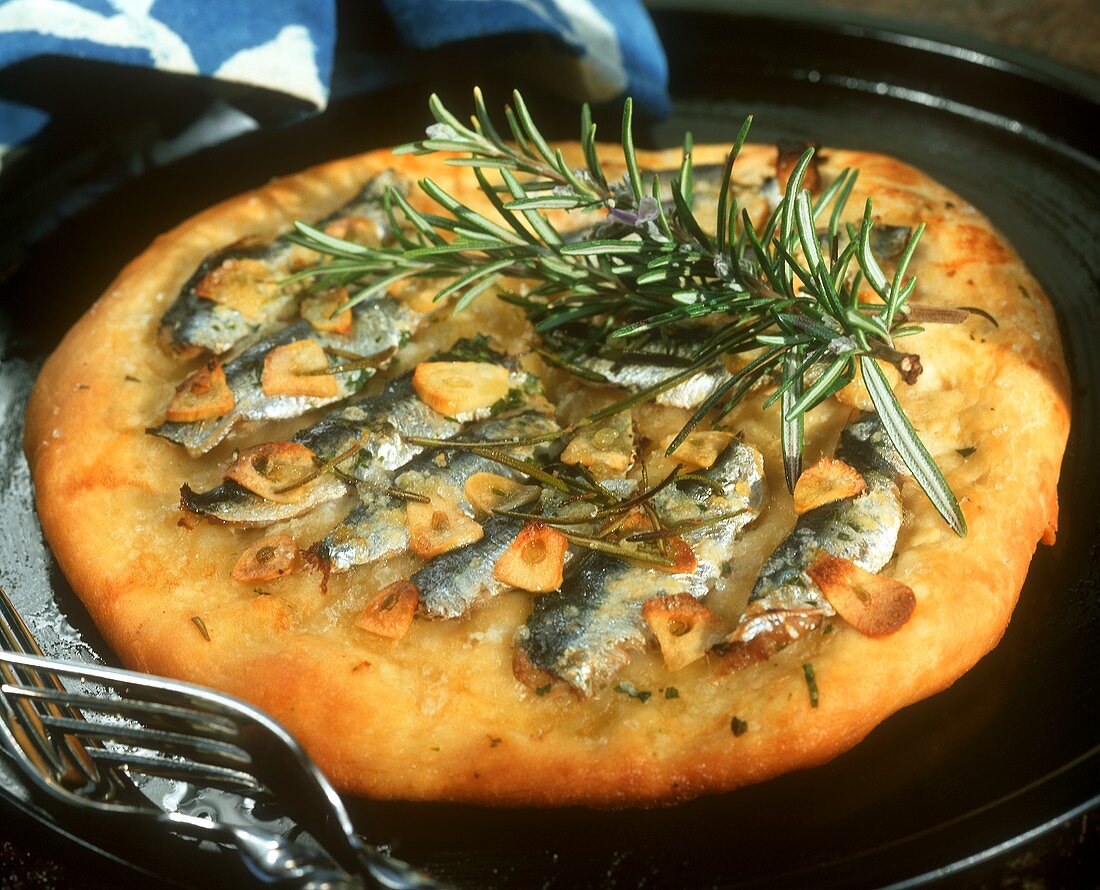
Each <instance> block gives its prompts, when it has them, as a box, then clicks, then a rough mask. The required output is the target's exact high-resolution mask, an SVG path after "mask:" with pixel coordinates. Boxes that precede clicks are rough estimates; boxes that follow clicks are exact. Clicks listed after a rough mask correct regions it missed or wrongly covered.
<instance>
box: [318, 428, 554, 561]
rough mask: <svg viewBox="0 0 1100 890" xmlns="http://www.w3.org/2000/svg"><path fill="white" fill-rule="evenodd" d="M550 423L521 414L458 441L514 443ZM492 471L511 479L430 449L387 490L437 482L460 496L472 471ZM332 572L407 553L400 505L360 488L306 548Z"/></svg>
mask: <svg viewBox="0 0 1100 890" xmlns="http://www.w3.org/2000/svg"><path fill="white" fill-rule="evenodd" d="M557 428H558V427H557V424H556V423H555V422H554V419H553V418H552V417H550V416H548V415H546V414H541V413H538V412H534V411H525V412H522V413H520V414H517V415H514V416H512V417H502V418H492V419H490V420H487V421H483V422H481V423H477V424H471V425H470V426H469V427H467V428H466V429H464V430H463V438H469V439H471V440H480V441H490V440H494V439H519V438H523V437H525V436H536V435H541V434H543V433H549V432H554V431H555V430H557ZM558 450H560V446H559V445H558V443H554V442H551V443H546V444H545V445H538V446H527V447H523V448H514V449H508V453H509V454H511V455H513V456H515V457H521V458H531V457H534V458H535V459H536V460H539V461H540V462H542V461H544V460H546V459H549V457H550V456H551V455H553V454H554V453H555V452H556V451H558ZM481 472H486V473H498V474H500V475H504V476H509V477H515V476H516V475H518V474H516V473H515V472H514V471H512V470H510V469H508V468H507V467H504V466H502V465H501V464H499V463H497V462H495V461H493V460H490V459H489V458H487V457H482V456H481V455H478V454H473V453H472V452H469V451H454V450H451V451H430V452H425V453H423V454H421V455H419V456H418V457H415V458H413V460H411V461H410V462H409V463H407V464H405V465H404V466H403V467H400V468H399V469H398V470H397V471H395V473H394V474H393V486H394V487H395V488H398V489H404V490H409V491H420V490H422V488H423V486H424V484H425V483H426V482H429V481H430V482H434V483H441V484H443V485H446V486H449V487H451V488H454V489H456V490H458V491H459V492H462V490H463V487H464V486H465V483H466V480H467V479H469V478H470V477H471V476H472V475H473V474H474V473H481ZM458 506H459V507H460V508H461V509H462V510H463V511H464V512H465V513H466V514H467V515H469V516H473V514H474V509H473V507H472V506H471V505H470V504H469V503H468V502H466V500H465V498H464V497H463V498H462V499H461V500H460V501H459V504H458ZM311 549H312V550H313V552H314V553H315V554H316V555H317V557H318V558H319V559H320V560H321V562H322V563H323V564H324V565H326V566H327V567H328V568H329V569H330V570H331V571H333V572H346V571H348V570H349V569H352V568H354V567H356V566H361V565H368V564H370V563H373V562H377V561H378V560H381V559H386V558H388V557H391V556H395V555H397V554H399V553H405V552H406V551H407V550H408V549H409V526H408V523H407V522H406V518H405V502H404V501H403V500H402V499H401V498H399V497H393V496H390V495H387V494H386V493H385V492H383V491H380V490H378V489H377V488H365V487H364V488H361V490H360V493H359V505H358V506H357V507H355V509H354V510H352V511H351V513H349V514H348V516H347V517H346V518H345V519H344V521H343V522H341V523H340V524H339V525H338V526H336V528H334V529H333V530H332V531H331V532H329V533H328V534H327V535H326V536H325V537H324V538H322V539H321V540H320V541H318V542H317V544H315V545H314V546H313V548H311Z"/></svg>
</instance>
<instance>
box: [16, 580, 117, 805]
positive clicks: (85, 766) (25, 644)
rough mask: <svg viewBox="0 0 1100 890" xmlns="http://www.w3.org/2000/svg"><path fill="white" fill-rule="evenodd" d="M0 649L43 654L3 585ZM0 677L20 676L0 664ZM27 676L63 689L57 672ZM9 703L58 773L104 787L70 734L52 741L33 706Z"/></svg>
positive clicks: (58, 710)
mask: <svg viewBox="0 0 1100 890" xmlns="http://www.w3.org/2000/svg"><path fill="white" fill-rule="evenodd" d="M0 649H11V650H12V651H15V652H25V653H28V654H31V655H38V656H42V649H41V648H40V647H39V645H38V642H37V641H36V640H35V638H34V636H33V635H32V634H31V632H30V629H29V628H28V627H27V625H26V623H25V622H24V621H23V617H22V616H21V615H20V614H19V611H18V610H17V609H16V608H15V604H14V603H13V602H12V601H11V599H9V597H8V594H7V591H5V590H4V588H3V587H0ZM0 677H3V679H4V680H6V681H8V682H13V681H16V680H17V679H18V678H19V673H18V672H17V671H16V670H14V669H13V668H12V667H11V666H10V665H0ZM27 679H29V682H31V683H33V684H34V685H36V686H39V687H41V688H43V689H52V690H54V691H64V689H65V687H64V686H63V685H62V684H61V681H60V680H59V679H58V678H57V677H56V676H47V677H46V678H45V679H43V678H41V677H39V676H37V675H36V676H33V677H29V678H27ZM10 707H11V708H12V712H13V716H14V717H15V718H16V719H17V720H18V721H19V723H20V725H21V726H22V731H23V733H24V735H25V737H26V739H27V740H28V741H30V742H31V743H32V744H33V745H34V747H35V748H36V749H37V751H38V753H39V755H40V756H41V757H42V758H43V760H44V761H45V762H46V763H48V764H49V765H50V767H51V768H52V770H53V772H54V773H55V774H56V775H57V776H58V777H61V778H63V779H64V780H65V781H66V782H68V783H70V784H72V785H74V786H80V785H83V786H84V787H85V788H104V787H106V786H107V785H108V784H109V780H108V778H107V777H106V776H104V775H103V774H102V773H101V772H100V771H99V769H98V767H97V766H96V764H95V761H94V760H92V758H91V757H90V756H89V754H88V752H87V751H86V750H85V748H84V746H83V745H81V744H79V743H78V742H76V741H74V740H73V739H72V738H69V737H63V738H62V739H61V744H60V745H55V744H54V742H53V739H52V738H51V737H50V736H49V735H48V734H47V733H46V731H45V728H44V727H43V726H42V725H41V718H40V715H39V713H38V711H37V710H36V709H35V708H34V707H33V706H31V705H30V704H29V703H23V702H20V703H17V704H15V705H11V706H10ZM48 710H49V711H50V712H51V713H53V714H55V715H56V716H63V715H67V716H70V717H74V716H79V712H73V711H72V710H71V709H68V710H66V709H64V708H61V707H59V706H56V705H55V706H52V707H51V708H49V709H48ZM39 765H40V766H41V764H39Z"/></svg>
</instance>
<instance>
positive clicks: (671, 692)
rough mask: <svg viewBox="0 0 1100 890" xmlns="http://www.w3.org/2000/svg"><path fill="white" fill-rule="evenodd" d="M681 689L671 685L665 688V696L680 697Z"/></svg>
mask: <svg viewBox="0 0 1100 890" xmlns="http://www.w3.org/2000/svg"><path fill="white" fill-rule="evenodd" d="M679 697H680V690H679V689H677V688H676V687H675V686H669V687H667V688H666V689H665V698H679Z"/></svg>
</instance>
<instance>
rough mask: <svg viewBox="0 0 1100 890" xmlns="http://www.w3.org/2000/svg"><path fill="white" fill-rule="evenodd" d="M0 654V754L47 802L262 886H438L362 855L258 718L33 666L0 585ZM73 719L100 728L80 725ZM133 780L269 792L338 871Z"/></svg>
mask: <svg viewBox="0 0 1100 890" xmlns="http://www.w3.org/2000/svg"><path fill="white" fill-rule="evenodd" d="M0 647H2V649H8V650H18V651H0V681H2V682H0V747H3V748H5V749H7V752H8V754H9V755H10V756H11V758H12V759H13V761H14V762H15V763H16V764H17V765H18V766H19V767H20V768H21V769H22V772H23V773H24V775H25V776H26V778H27V779H28V780H29V784H31V785H32V786H33V788H34V790H36V791H37V792H38V793H39V795H40V796H42V797H44V798H45V799H46V802H47V805H51V804H52V806H53V807H59V808H61V809H63V810H66V811H68V812H69V813H70V814H73V812H74V811H78V812H80V813H83V815H84V821H85V822H86V820H87V817H88V815H91V814H94V815H95V816H97V817H98V818H99V819H101V820H103V819H109V820H112V821H113V822H115V823H116V824H117V823H126V824H129V825H136V826H137V827H140V826H142V825H144V826H145V827H146V828H148V827H149V826H150V825H151V824H154V823H157V824H160V825H162V826H165V827H166V828H168V829H169V830H170V831H171V832H173V833H175V834H179V835H183V836H188V837H191V838H194V839H197V840H206V841H214V842H216V843H220V844H229V845H231V846H233V847H234V848H235V849H236V851H237V852H238V854H239V855H240V856H241V859H242V861H243V862H244V863H245V864H246V866H248V868H249V869H250V870H251V871H252V872H253V873H254V874H256V876H257V877H259V878H261V879H262V880H264V881H265V882H267V883H282V884H284V885H286V884H294V885H295V886H300V887H321V886H325V887H339V886H345V887H346V886H359V885H361V881H359V882H356V881H354V880H353V879H352V878H351V877H350V876H352V875H359V876H368V877H369V878H370V879H371V880H372V881H373V882H375V883H376V884H378V885H380V886H383V887H387V888H394V890H406V888H410V890H411V888H428V887H437V886H439V885H438V884H436V883H435V882H434V881H432V880H431V879H430V878H428V877H426V876H425V875H423V874H421V873H419V872H417V871H416V870H414V869H413V868H412V867H410V866H408V865H406V864H405V863H402V862H399V861H397V860H394V859H391V858H389V857H386V856H383V855H381V854H380V853H378V852H377V851H375V850H373V849H370V848H369V847H367V846H365V845H364V844H363V843H362V841H360V839H359V838H358V837H357V836H356V834H355V831H354V829H353V827H352V823H351V819H350V817H349V816H348V813H347V810H346V809H345V808H344V805H343V802H342V801H341V800H340V798H339V796H338V795H337V794H336V791H335V789H333V788H332V786H331V785H330V784H329V782H328V781H327V779H325V777H324V776H323V775H322V774H321V773H320V771H319V770H318V769H317V767H316V765H315V764H314V763H313V761H312V760H311V759H310V758H309V756H308V755H307V754H306V752H305V751H304V750H303V749H302V747H301V746H300V745H299V744H298V743H297V741H296V740H295V739H294V738H293V737H292V736H290V734H289V733H287V732H286V730H285V729H283V727H282V726H280V725H279V724H278V723H276V722H275V721H274V720H273V719H272V718H271V717H269V716H268V715H266V714H264V713H263V712H262V711H260V710H258V709H256V708H254V707H252V706H250V705H247V704H245V703H244V702H241V701H239V700H237V699H235V698H232V697H230V696H227V695H223V694H221V693H218V692H215V691H213V690H210V689H206V688H203V687H200V686H195V685H192V684H189V683H182V682H178V681H174V680H168V679H162V678H159V677H151V676H148V675H144V674H138V673H134V672H132V671H124V670H118V669H113V668H106V667H98V666H96V667H93V666H90V665H86V664H74V663H68V662H62V661H56V660H52V659H48V658H44V657H43V656H42V654H41V650H40V649H39V648H38V646H37V643H36V642H35V641H34V638H33V636H32V635H31V633H30V631H29V629H28V628H27V626H26V624H25V623H24V622H23V621H22V619H21V617H20V616H19V614H18V612H17V611H16V610H15V607H14V606H13V604H12V603H11V601H10V600H9V599H8V597H7V595H6V594H5V593H4V591H3V590H2V589H0ZM28 653H31V654H28ZM63 677H64V678H70V679H71V680H74V681H77V682H78V683H88V682H94V683H96V684H98V685H99V686H101V687H104V688H106V689H110V690H112V691H113V692H114V693H116V694H117V695H118V697H117V698H115V697H107V696H104V695H98V694H91V693H89V692H87V691H85V690H80V691H74V690H71V689H69V688H67V687H66V685H65V684H64V683H63V682H62V679H61V678H63ZM83 711H88V712H95V713H98V714H101V715H104V716H105V717H107V718H109V719H110V720H111V721H112V722H109V723H108V722H100V721H93V720H88V719H86V718H85V717H84V714H83ZM112 745H123V746H126V749H123V750H119V749H117V748H115V747H111V746H112ZM134 748H137V749H140V751H134V750H132V749H134ZM135 773H137V774H146V775H151V776H159V777H164V778H169V779H175V780H179V781H183V782H187V783H189V784H192V785H198V786H203V787H210V788H217V789H221V790H227V791H231V792H233V793H235V794H238V795H243V796H247V797H251V798H258V797H259V798H262V797H264V796H265V795H270V796H271V797H273V798H274V799H276V800H278V801H279V803H280V804H281V805H282V806H283V807H284V809H285V810H286V812H287V814H288V815H289V816H291V817H292V818H293V819H295V820H296V822H297V823H298V825H299V826H301V827H302V828H303V829H304V830H305V831H306V832H307V833H308V834H309V835H310V836H311V837H313V838H314V839H315V840H316V841H317V842H318V843H319V844H321V846H322V847H323V848H324V849H325V851H326V852H327V853H328V854H329V856H331V858H332V860H333V861H334V862H335V863H338V865H339V866H340V867H341V868H342V869H344V870H345V872H341V871H340V870H339V869H338V868H333V867H328V868H326V867H325V864H324V862H323V860H321V859H320V858H319V857H318V856H317V855H316V854H311V852H310V851H308V850H307V849H306V848H304V847H303V846H302V845H301V844H297V843H294V842H290V841H287V840H286V839H285V838H283V837H281V836H280V835H276V834H274V833H272V832H267V831H263V830H256V829H252V828H243V827H240V826H235V825H228V824H226V823H224V822H218V821H213V820H209V819H203V818H198V817H194V816H188V815H185V814H183V813H175V812H166V811H165V810H164V809H161V808H160V807H158V806H156V805H155V804H154V803H153V802H152V801H151V800H150V799H149V798H148V797H146V796H145V795H144V794H142V793H141V792H140V791H139V790H138V788H137V787H136V786H135V785H134V784H133V783H132V782H131V781H129V778H128V777H129V776H130V775H132V774H135Z"/></svg>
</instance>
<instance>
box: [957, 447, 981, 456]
mask: <svg viewBox="0 0 1100 890" xmlns="http://www.w3.org/2000/svg"><path fill="white" fill-rule="evenodd" d="M977 450H978V449H977V448H975V447H974V446H973V445H968V446H967V447H966V448H956V449H955V453H956V454H957V455H958V456H959V457H961V458H964V459H965V458H968V457H970V455H972V454H973V453H974V452H975V451H977Z"/></svg>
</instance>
